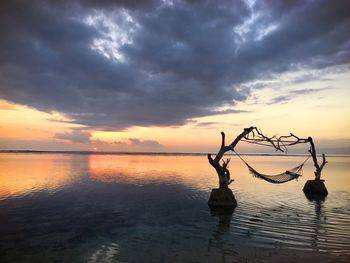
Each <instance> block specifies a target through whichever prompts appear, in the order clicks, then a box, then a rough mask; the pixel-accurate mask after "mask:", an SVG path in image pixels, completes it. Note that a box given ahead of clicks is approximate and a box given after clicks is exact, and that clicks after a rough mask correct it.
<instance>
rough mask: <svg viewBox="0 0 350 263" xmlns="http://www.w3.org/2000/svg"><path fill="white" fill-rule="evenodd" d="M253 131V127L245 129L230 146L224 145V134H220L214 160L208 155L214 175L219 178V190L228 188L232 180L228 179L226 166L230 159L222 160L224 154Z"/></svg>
mask: <svg viewBox="0 0 350 263" xmlns="http://www.w3.org/2000/svg"><path fill="white" fill-rule="evenodd" d="M254 129H255V127H249V128H245V129H244V131H243V132H242V133H241V134H240V135H238V136H237V138H236V139H235V140H234V141H233V142H232V143H231V144H230V145H225V133H224V132H221V147H220V149H219V151H218V153H217V154H216V156H215V158H214V159H213V158H212V156H211V154H208V160H209V163H210V165H211V166H213V167H214V169H215V171H216V173H217V174H218V177H219V188H221V189H226V188H228V185H229V184H230V183H232V182H233V180H232V179H231V178H230V171H229V170H228V164H229V162H230V159H226V161H225V160H222V158H223V156H224V154H225V153H226V152H228V151H232V150H234V148H235V147H236V145H237V144H238V142H239V141H240V140H241V139H243V138H244V137H245V136H247V135H248V134H249V133H250V132H252V131H253V130H254ZM221 160H222V164H220V161H221Z"/></svg>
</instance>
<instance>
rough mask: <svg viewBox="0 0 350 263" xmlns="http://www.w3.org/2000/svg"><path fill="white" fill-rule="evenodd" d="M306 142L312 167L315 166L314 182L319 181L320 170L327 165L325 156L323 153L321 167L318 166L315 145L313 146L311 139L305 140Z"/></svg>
mask: <svg viewBox="0 0 350 263" xmlns="http://www.w3.org/2000/svg"><path fill="white" fill-rule="evenodd" d="M307 140H308V142H309V143H310V150H309V153H310V154H311V156H312V160H313V162H314V166H315V169H316V170H315V172H314V173H315V180H321V172H322V169H323V167H324V166H325V164H326V163H327V161H326V156H325V155H324V153H323V154H322V163H321V165H319V164H318V161H317V155H316V149H315V144H314V142H313V140H312V138H311V137H309V138H307Z"/></svg>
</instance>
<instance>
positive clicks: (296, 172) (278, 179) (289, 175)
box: [234, 151, 310, 184]
mask: <svg viewBox="0 0 350 263" xmlns="http://www.w3.org/2000/svg"><path fill="white" fill-rule="evenodd" d="M234 153H235V154H236V155H237V156H238V157H239V158H240V159H241V160H242V161H243V162H244V163H245V165H247V167H248V169H249V172H250V173H251V174H252V175H253V176H254V177H257V178H260V179H262V180H265V181H267V182H269V183H273V184H282V183H285V182H288V181H291V180H294V179H297V178H298V177H299V176H302V170H303V166H304V164H305V163H306V162H307V160H308V159H309V158H310V156H308V157H307V158H306V160H305V161H304V162H303V163H302V164H300V165H298V166H297V167H295V168H293V169H289V170H287V171H285V172H284V173H280V174H276V175H267V174H262V173H259V172H258V171H257V170H255V169H254V168H253V167H251V166H250V165H249V164H248V163H247V162H246V161H245V160H244V159H243V158H242V157H241V156H240V155H239V154H238V153H237V152H236V151H234Z"/></svg>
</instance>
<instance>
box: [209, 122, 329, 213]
mask: <svg viewBox="0 0 350 263" xmlns="http://www.w3.org/2000/svg"><path fill="white" fill-rule="evenodd" d="M241 140H242V141H244V142H247V143H253V144H258V145H264V146H270V147H273V148H274V149H275V150H276V151H280V152H285V151H287V147H289V146H293V145H296V144H302V143H310V149H309V153H310V155H311V157H312V160H313V162H314V166H315V169H316V170H315V180H309V181H307V183H306V184H305V186H304V189H303V190H304V192H305V193H306V194H319V195H323V196H326V195H327V194H328V191H327V189H326V187H325V185H324V183H323V180H321V172H322V169H323V167H324V166H325V164H326V163H327V161H326V158H325V155H324V154H322V163H321V165H319V164H318V160H317V155H316V150H315V145H314V142H313V140H312V138H311V137H308V138H307V139H304V138H299V137H297V136H296V135H294V134H292V133H290V135H283V136H279V137H277V136H276V135H274V136H272V137H268V136H266V135H264V134H263V133H262V132H261V130H259V129H258V128H256V127H253V126H251V127H249V128H245V129H244V130H243V132H242V133H241V134H239V135H238V136H237V137H236V139H235V140H233V141H232V143H231V144H230V145H226V144H225V133H224V132H221V146H220V149H219V151H218V153H217V154H216V156H215V158H212V156H211V154H208V161H209V163H210V165H211V166H213V167H214V169H215V171H216V173H217V175H218V178H219V188H218V189H213V190H212V193H211V195H210V198H209V202H208V203H209V205H210V206H230V205H231V206H236V205H237V203H236V200H235V198H234V195H233V193H232V191H231V190H230V189H229V187H228V186H229V185H230V184H231V183H232V182H233V181H234V180H233V179H231V176H230V171H229V170H228V165H229V163H230V159H229V158H227V159H226V160H224V159H223V156H224V154H225V153H226V152H228V151H234V148H235V147H236V145H237V144H238V143H239V142H240V141H241ZM234 152H235V151H234ZM236 154H237V153H236ZM237 155H238V154H237ZM238 156H239V155H238ZM239 157H240V156H239ZM240 158H241V159H242V161H243V162H244V163H245V164H246V165H247V166H248V168H249V171H250V172H251V173H252V174H253V175H254V176H256V177H258V178H261V179H263V180H266V181H268V182H270V183H284V182H288V181H290V180H293V179H296V178H298V177H299V176H301V173H299V172H301V170H302V167H303V165H304V164H305V162H306V161H307V160H308V158H309V157H308V158H307V159H306V160H305V161H304V162H303V163H302V164H301V165H299V166H297V167H295V168H293V169H291V170H287V171H285V172H284V173H281V174H279V175H276V176H271V175H264V174H261V173H259V172H257V171H256V170H255V169H254V168H252V167H251V166H250V165H249V164H248V163H247V162H245V161H244V160H243V158H242V157H240ZM220 162H221V163H220Z"/></svg>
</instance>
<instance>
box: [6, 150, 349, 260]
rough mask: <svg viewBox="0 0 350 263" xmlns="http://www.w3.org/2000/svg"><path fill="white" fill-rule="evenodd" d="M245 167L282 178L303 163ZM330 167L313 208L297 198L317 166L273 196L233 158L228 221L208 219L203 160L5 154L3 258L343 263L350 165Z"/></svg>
mask: <svg viewBox="0 0 350 263" xmlns="http://www.w3.org/2000/svg"><path fill="white" fill-rule="evenodd" d="M246 159H247V160H248V161H250V162H251V163H253V164H254V167H255V168H256V169H257V170H261V171H264V172H265V173H278V172H281V171H284V170H286V169H288V168H290V167H293V166H296V165H295V164H298V163H299V162H301V161H302V160H303V159H304V158H303V157H262V156H259V157H256V156H255V157H253V156H250V157H247V158H246ZM329 161H330V163H329V165H328V166H326V168H325V171H324V179H325V180H326V184H327V188H328V190H329V192H330V194H329V195H328V197H327V198H326V200H325V201H317V200H316V201H310V200H308V199H307V198H305V196H304V193H303V192H302V190H301V189H302V187H303V185H304V183H305V181H306V180H307V179H309V178H311V177H312V176H313V172H312V171H313V167H312V164H308V165H306V167H305V170H304V176H303V177H302V178H301V179H300V180H299V181H293V182H290V183H287V184H283V185H272V184H269V183H267V182H264V181H262V180H258V179H256V178H253V177H251V176H250V175H249V174H248V171H247V169H246V167H245V166H244V165H242V163H241V162H239V160H238V159H237V158H233V160H232V161H231V163H232V164H231V173H232V175H233V176H234V178H235V180H236V181H235V182H234V183H233V184H232V190H233V192H234V193H235V195H236V199H237V201H238V207H237V208H236V209H235V211H234V212H233V211H210V209H209V208H208V207H207V204H206V202H207V199H208V196H209V193H210V189H211V188H213V187H216V185H217V178H216V175H215V172H214V171H212V169H211V167H210V166H209V165H208V164H207V160H206V157H205V156H161V155H152V156H150V155H78V154H72V155H69V154H2V155H0V198H1V201H0V236H1V238H0V253H1V255H2V258H3V259H4V261H5V262H6V261H18V262H32V261H33V262H39V261H46V262H48V261H50V262H51V261H55V260H58V261H77V262H80V261H81V262H101V261H104V262H178V261H181V262H193V261H199V262H229V261H232V260H236V261H237V260H238V261H239V260H241V261H243V262H244V260H248V261H249V259H253V260H254V259H256V258H258V259H259V260H260V261H263V262H264V261H270V260H271V259H276V260H280V259H281V257H282V258H283V256H286V257H287V258H288V259H290V260H295V259H296V258H295V257H297V256H301V255H302V256H304V257H307V256H308V255H309V256H310V260H311V261H312V260H313V259H314V260H319V258H320V257H322V258H323V259H325V258H326V259H329V260H331V261H332V260H335V259H337V261H341V260H343V259H344V257H346V256H347V255H350V252H349V250H350V241H349V238H350V223H349V222H350V220H349V219H350V180H349V177H348V173H347V171H348V170H349V168H350V167H349V159H348V158H346V157H344V158H343V157H334V158H332V157H330V158H329ZM339 256H340V257H339ZM283 260H284V259H283ZM284 261H286V260H284ZM344 262H345V261H344Z"/></svg>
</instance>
